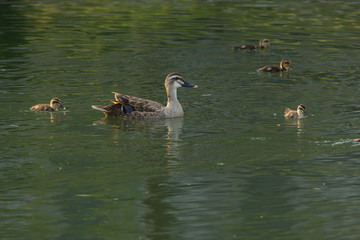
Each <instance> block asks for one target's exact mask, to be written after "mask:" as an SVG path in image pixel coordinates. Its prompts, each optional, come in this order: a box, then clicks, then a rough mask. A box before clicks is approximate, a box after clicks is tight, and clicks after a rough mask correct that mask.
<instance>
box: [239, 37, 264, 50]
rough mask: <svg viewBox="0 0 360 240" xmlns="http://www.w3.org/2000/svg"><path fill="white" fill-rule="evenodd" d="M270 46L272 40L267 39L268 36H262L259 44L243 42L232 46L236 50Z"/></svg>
mask: <svg viewBox="0 0 360 240" xmlns="http://www.w3.org/2000/svg"><path fill="white" fill-rule="evenodd" d="M269 46H270V40H269V39H266V38H262V39H260V41H259V45H254V44H241V45H237V46H233V47H232V48H233V49H234V50H238V49H240V50H244V49H247V50H254V49H258V48H267V47H269Z"/></svg>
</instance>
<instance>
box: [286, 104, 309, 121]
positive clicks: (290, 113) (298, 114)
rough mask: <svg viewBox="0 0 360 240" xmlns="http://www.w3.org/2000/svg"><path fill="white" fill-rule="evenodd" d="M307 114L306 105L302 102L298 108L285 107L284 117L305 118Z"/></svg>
mask: <svg viewBox="0 0 360 240" xmlns="http://www.w3.org/2000/svg"><path fill="white" fill-rule="evenodd" d="M306 116H307V114H306V111H305V105H304V104H300V105H299V106H298V107H297V110H296V111H295V110H291V109H290V108H285V112H284V117H285V118H305V117H306Z"/></svg>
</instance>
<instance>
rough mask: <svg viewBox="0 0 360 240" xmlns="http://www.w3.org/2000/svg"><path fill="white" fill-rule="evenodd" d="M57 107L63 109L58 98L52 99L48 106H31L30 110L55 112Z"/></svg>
mask: <svg viewBox="0 0 360 240" xmlns="http://www.w3.org/2000/svg"><path fill="white" fill-rule="evenodd" d="M59 107H61V108H63V109H65V107H64V105H62V104H61V101H60V99H59V98H52V99H51V100H50V104H37V105H35V106H32V107H31V108H30V110H31V111H36V112H54V111H57V110H58V108H59Z"/></svg>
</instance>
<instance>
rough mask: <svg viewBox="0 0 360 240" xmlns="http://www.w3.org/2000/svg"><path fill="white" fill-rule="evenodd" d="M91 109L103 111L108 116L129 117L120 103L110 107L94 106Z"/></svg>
mask: <svg viewBox="0 0 360 240" xmlns="http://www.w3.org/2000/svg"><path fill="white" fill-rule="evenodd" d="M91 107H92V108H93V109H96V110H99V111H102V112H103V113H104V114H105V115H106V116H116V117H120V116H128V115H129V114H127V113H126V112H124V107H123V106H122V105H121V104H119V103H116V104H110V105H106V106H99V105H92V106H91Z"/></svg>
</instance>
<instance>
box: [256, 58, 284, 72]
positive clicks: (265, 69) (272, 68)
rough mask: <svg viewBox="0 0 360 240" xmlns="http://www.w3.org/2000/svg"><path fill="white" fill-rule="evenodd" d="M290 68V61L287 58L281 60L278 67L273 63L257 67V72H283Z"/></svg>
mask: <svg viewBox="0 0 360 240" xmlns="http://www.w3.org/2000/svg"><path fill="white" fill-rule="evenodd" d="M289 69H290V61H289V60H284V59H283V60H281V62H280V67H278V66H275V65H269V66H265V67H262V68H259V69H258V70H257V71H258V72H283V71H288V70H289Z"/></svg>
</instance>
